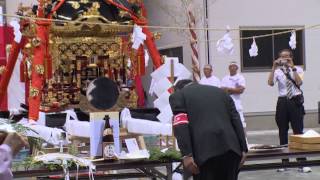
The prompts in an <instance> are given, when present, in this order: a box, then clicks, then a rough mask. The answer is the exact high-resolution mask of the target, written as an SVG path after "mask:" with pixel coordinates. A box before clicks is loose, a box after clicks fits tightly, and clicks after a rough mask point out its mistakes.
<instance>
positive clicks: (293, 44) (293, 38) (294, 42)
mask: <svg viewBox="0 0 320 180" xmlns="http://www.w3.org/2000/svg"><path fill="white" fill-rule="evenodd" d="M296 37H297V36H296V32H295V31H292V32H291V36H290V41H289V46H290V47H291V49H296V47H297V40H296Z"/></svg>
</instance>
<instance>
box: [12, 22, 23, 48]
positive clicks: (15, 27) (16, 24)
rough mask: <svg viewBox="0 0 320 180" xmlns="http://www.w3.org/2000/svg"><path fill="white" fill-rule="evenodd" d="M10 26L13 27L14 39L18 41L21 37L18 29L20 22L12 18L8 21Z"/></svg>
mask: <svg viewBox="0 0 320 180" xmlns="http://www.w3.org/2000/svg"><path fill="white" fill-rule="evenodd" d="M10 26H12V27H13V34H14V41H15V42H17V43H20V41H21V39H22V33H21V31H20V24H19V20H18V19H13V20H12V21H11V22H10Z"/></svg>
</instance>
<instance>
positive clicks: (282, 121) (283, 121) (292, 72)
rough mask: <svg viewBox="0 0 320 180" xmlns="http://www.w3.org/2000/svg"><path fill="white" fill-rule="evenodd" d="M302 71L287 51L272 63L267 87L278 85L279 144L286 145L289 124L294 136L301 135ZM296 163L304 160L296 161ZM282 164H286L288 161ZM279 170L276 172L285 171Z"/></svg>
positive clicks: (277, 118)
mask: <svg viewBox="0 0 320 180" xmlns="http://www.w3.org/2000/svg"><path fill="white" fill-rule="evenodd" d="M302 76H303V70H302V68H300V67H296V66H294V63H293V53H292V51H291V50H289V49H283V50H281V51H280V52H279V58H278V59H277V60H274V61H273V66H272V69H271V72H270V75H269V78H268V85H270V86H274V84H275V83H278V91H279V97H278V102H277V107H276V116H275V120H276V123H277V126H278V128H279V139H280V144H281V145H284V144H288V130H289V123H290V124H291V127H292V130H293V133H294V134H303V116H304V114H305V112H304V106H303V93H302V91H301V90H300V86H301V85H302ZM297 160H298V161H302V160H305V158H300V159H297ZM282 162H283V163H284V164H285V163H288V162H289V160H288V159H283V160H282ZM285 170H286V169H279V170H278V171H285ZM300 171H302V172H311V169H310V168H309V167H304V168H300Z"/></svg>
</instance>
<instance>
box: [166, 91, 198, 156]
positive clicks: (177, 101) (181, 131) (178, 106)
mask: <svg viewBox="0 0 320 180" xmlns="http://www.w3.org/2000/svg"><path fill="white" fill-rule="evenodd" d="M169 102H170V106H171V109H172V112H173V123H172V125H173V131H174V135H175V137H176V138H177V142H178V146H179V148H180V150H181V154H182V156H192V154H193V152H192V142H191V137H190V132H189V120H188V115H187V110H186V107H185V101H184V97H183V94H182V92H175V93H174V94H172V95H171V96H170V97H169Z"/></svg>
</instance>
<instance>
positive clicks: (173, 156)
mask: <svg viewBox="0 0 320 180" xmlns="http://www.w3.org/2000/svg"><path fill="white" fill-rule="evenodd" d="M149 153H150V158H149V160H152V161H161V162H167V161H179V160H180V159H181V157H182V156H181V153H180V152H179V151H177V150H175V149H173V148H170V149H168V150H167V151H166V152H161V150H160V148H157V147H154V148H150V149H149Z"/></svg>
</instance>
